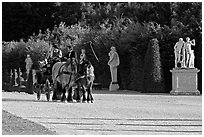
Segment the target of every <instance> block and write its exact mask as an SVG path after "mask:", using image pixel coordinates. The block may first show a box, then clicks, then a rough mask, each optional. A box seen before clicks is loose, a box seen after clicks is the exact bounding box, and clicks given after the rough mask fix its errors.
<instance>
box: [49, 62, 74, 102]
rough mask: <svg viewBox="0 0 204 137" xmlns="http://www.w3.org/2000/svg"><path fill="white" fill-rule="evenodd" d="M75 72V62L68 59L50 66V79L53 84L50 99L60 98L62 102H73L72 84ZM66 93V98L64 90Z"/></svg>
mask: <svg viewBox="0 0 204 137" xmlns="http://www.w3.org/2000/svg"><path fill="white" fill-rule="evenodd" d="M76 74H77V65H76V63H73V62H71V61H70V60H68V61H67V62H56V63H55V64H54V66H53V67H52V80H53V84H54V91H53V97H52V100H53V101H55V100H61V101H62V102H64V101H65V100H66V99H67V102H73V97H72V86H73V85H74V80H75V77H76ZM67 90H68V95H67V98H66V91H67Z"/></svg>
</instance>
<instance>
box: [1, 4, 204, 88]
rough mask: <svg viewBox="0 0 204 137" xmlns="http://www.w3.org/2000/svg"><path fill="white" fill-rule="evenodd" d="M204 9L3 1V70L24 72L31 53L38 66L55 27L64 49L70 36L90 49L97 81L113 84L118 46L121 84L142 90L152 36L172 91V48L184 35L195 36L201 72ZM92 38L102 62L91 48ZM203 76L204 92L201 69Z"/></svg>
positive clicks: (179, 5)
mask: <svg viewBox="0 0 204 137" xmlns="http://www.w3.org/2000/svg"><path fill="white" fill-rule="evenodd" d="M201 10H202V3H201V2H200V3H199V2H188V3H184V2H121V3H119V2H111V3H110V2H91V3H90V2H81V3H74V2H68V3H65V2H50V3H46V2H37V3H31V2H26V3H24V2H18V3H14V2H12V3H5V2H3V4H2V12H3V16H2V19H3V20H2V23H3V24H2V27H3V32H2V34H3V41H7V42H3V44H2V46H3V47H2V57H3V59H2V61H3V71H6V72H9V69H10V68H18V67H20V68H21V69H22V70H24V64H23V63H24V59H25V57H26V53H30V54H31V55H32V58H33V60H34V62H35V67H37V61H38V60H41V59H43V58H44V57H45V53H46V51H47V50H48V48H49V41H50V37H51V36H52V34H53V33H54V32H53V31H52V30H53V29H54V26H55V25H56V27H57V29H58V30H59V32H60V39H61V40H60V41H61V43H60V44H61V46H62V48H63V47H64V48H63V51H66V45H68V44H69V41H70V39H69V38H68V35H69V36H71V37H73V38H74V40H73V41H72V42H73V45H75V46H74V49H75V50H76V51H77V52H79V50H80V49H81V48H85V49H86V50H87V54H88V57H89V58H90V60H91V61H92V63H93V65H94V67H95V74H96V80H97V81H99V82H100V83H102V85H103V86H104V87H108V86H109V84H110V75H109V74H108V72H109V68H108V65H107V62H108V52H109V50H110V47H111V46H112V45H114V46H116V48H117V50H118V53H119V56H120V59H121V64H120V66H119V68H118V69H119V74H118V81H119V84H120V88H121V89H131V90H137V91H143V90H144V89H143V86H142V85H143V83H144V81H143V75H144V74H143V72H144V66H145V63H147V62H146V61H145V56H146V53H147V49H148V45H149V42H150V40H151V39H152V38H157V40H158V46H159V54H160V61H161V63H160V64H161V68H162V70H163V74H162V75H161V76H162V78H163V79H164V83H165V92H169V91H170V90H171V73H170V72H169V70H170V69H172V68H173V67H174V52H173V47H174V45H175V43H176V42H177V41H178V39H179V38H180V37H182V38H184V39H185V38H186V37H187V36H188V37H190V38H192V39H195V40H196V46H195V47H193V49H194V50H195V57H196V59H195V66H196V67H197V68H198V69H200V70H202V65H201V64H202V43H201V41H202V33H201V32H202V24H201V21H202V15H201V13H202V12H201ZM61 22H64V23H61ZM60 23H61V24H60ZM47 28H49V30H50V32H49V30H47ZM39 30H41V32H39ZM20 39H23V40H24V41H22V40H20ZM13 40H14V41H13ZM9 41H12V42H9ZM17 41H18V42H17ZM90 42H92V46H93V48H94V50H95V52H96V54H97V56H98V58H99V60H100V61H99V62H98V61H97V60H96V59H95V57H94V55H93V53H92V51H91V48H90ZM8 62H9V63H8ZM9 64H10V65H9ZM5 74H6V73H5ZM198 78H199V79H198V81H199V83H198V86H199V90H200V91H201V90H202V89H201V87H202V85H201V83H202V82H201V80H202V71H201V72H199V75H198Z"/></svg>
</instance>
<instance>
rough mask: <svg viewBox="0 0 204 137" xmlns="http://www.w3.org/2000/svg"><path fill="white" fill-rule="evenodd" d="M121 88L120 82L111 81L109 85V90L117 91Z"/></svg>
mask: <svg viewBox="0 0 204 137" xmlns="http://www.w3.org/2000/svg"><path fill="white" fill-rule="evenodd" d="M118 89H119V85H118V82H111V84H110V86H109V91H117V90H118Z"/></svg>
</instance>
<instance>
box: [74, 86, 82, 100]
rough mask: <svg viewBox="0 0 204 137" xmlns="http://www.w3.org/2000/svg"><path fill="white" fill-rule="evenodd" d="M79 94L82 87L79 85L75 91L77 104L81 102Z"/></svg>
mask: <svg viewBox="0 0 204 137" xmlns="http://www.w3.org/2000/svg"><path fill="white" fill-rule="evenodd" d="M79 92H80V87H79V84H77V88H76V89H75V95H76V101H77V102H80V101H81V98H80V94H79Z"/></svg>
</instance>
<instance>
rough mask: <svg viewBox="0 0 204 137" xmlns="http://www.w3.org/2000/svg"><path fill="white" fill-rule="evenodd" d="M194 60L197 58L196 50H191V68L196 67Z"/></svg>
mask: <svg viewBox="0 0 204 137" xmlns="http://www.w3.org/2000/svg"><path fill="white" fill-rule="evenodd" d="M194 60H195V55H194V50H191V55H190V61H189V68H195V67H194Z"/></svg>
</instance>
